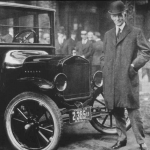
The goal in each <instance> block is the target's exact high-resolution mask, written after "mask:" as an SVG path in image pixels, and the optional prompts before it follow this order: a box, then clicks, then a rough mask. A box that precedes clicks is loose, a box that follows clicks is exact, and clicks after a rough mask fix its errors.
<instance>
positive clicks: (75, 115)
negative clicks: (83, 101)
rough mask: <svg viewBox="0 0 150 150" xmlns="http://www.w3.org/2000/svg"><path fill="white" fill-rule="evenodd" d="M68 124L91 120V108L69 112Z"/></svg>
mask: <svg viewBox="0 0 150 150" xmlns="http://www.w3.org/2000/svg"><path fill="white" fill-rule="evenodd" d="M69 116H70V123H76V122H82V121H84V120H91V107H84V108H79V109H73V110H71V111H70V115H69Z"/></svg>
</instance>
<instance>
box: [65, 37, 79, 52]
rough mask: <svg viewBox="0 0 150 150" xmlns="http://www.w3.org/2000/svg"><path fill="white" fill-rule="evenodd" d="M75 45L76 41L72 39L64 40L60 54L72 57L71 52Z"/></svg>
mask: <svg viewBox="0 0 150 150" xmlns="http://www.w3.org/2000/svg"><path fill="white" fill-rule="evenodd" d="M76 43H77V42H76V40H73V39H72V38H69V39H68V40H66V41H65V43H64V46H63V49H62V53H63V54H67V55H72V50H75V47H76Z"/></svg>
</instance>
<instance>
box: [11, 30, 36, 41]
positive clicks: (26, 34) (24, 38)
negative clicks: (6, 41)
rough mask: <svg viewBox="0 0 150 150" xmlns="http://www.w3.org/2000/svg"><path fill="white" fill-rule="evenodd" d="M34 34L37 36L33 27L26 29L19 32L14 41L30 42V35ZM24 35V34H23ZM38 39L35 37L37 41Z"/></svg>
mask: <svg viewBox="0 0 150 150" xmlns="http://www.w3.org/2000/svg"><path fill="white" fill-rule="evenodd" d="M31 34H33V37H35V38H37V34H36V32H35V31H34V30H32V29H25V30H22V31H21V32H19V33H18V34H16V35H15V37H14V38H13V42H19V43H30V42H29V37H30V35H31ZM21 35H24V36H21ZM36 40H37V39H35V41H36Z"/></svg>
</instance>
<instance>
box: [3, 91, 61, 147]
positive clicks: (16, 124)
mask: <svg viewBox="0 0 150 150" xmlns="http://www.w3.org/2000/svg"><path fill="white" fill-rule="evenodd" d="M5 128H6V133H7V136H8V139H9V141H10V142H11V144H12V145H13V147H14V148H15V149H17V150H29V149H30V150H54V149H55V148H56V147H57V145H58V142H59V139H60V136H61V133H62V119H61V114H60V111H59V109H58V107H57V105H56V104H55V103H54V102H53V101H52V100H51V99H50V98H49V97H47V96H45V95H40V94H37V93H32V92H24V93H21V94H19V95H18V96H16V97H15V98H13V99H12V100H11V101H10V103H9V104H8V106H7V109H6V111H5Z"/></svg>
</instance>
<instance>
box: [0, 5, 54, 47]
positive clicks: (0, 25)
mask: <svg viewBox="0 0 150 150" xmlns="http://www.w3.org/2000/svg"><path fill="white" fill-rule="evenodd" d="M51 20H53V19H52V18H51V15H50V11H44V10H40V9H39V10H38V9H27V8H20V7H10V6H0V44H4V43H7V44H16V43H18V44H50V45H53V39H52V38H53V36H54V35H53V32H52V28H53V27H52V25H51V24H52V23H51ZM53 30H54V29H53Z"/></svg>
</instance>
